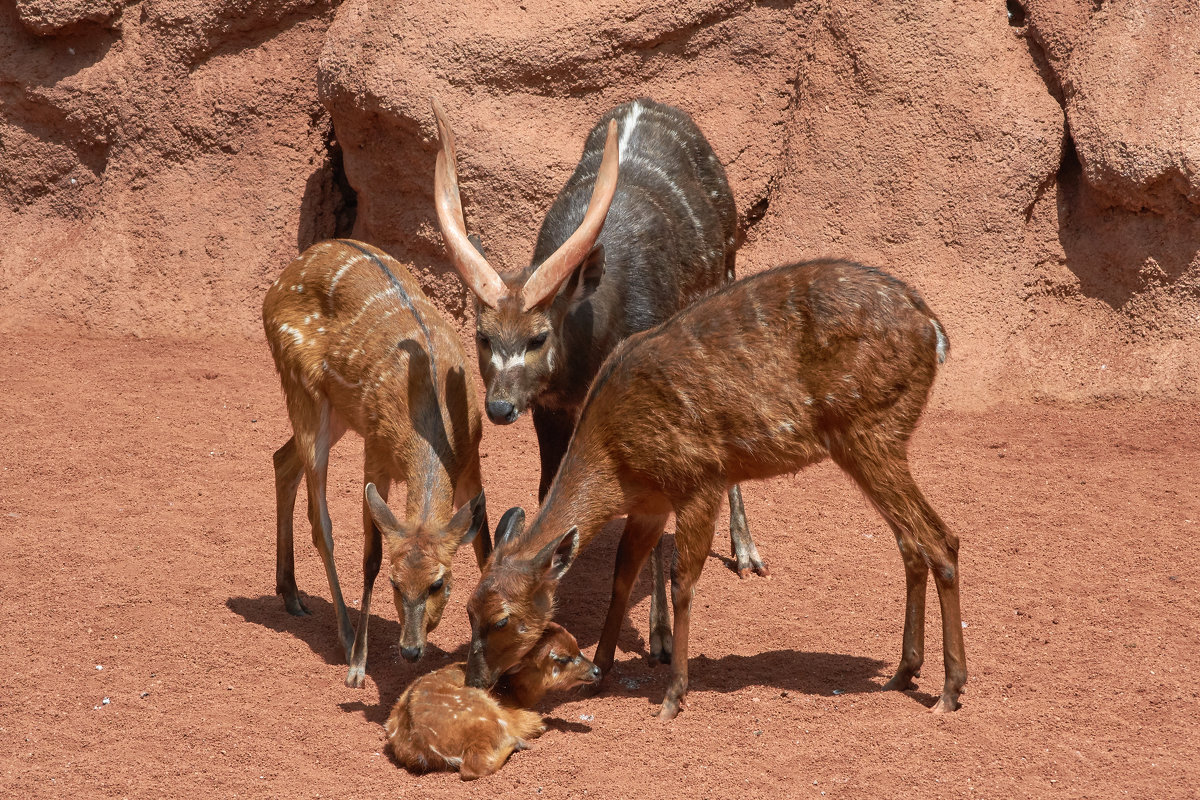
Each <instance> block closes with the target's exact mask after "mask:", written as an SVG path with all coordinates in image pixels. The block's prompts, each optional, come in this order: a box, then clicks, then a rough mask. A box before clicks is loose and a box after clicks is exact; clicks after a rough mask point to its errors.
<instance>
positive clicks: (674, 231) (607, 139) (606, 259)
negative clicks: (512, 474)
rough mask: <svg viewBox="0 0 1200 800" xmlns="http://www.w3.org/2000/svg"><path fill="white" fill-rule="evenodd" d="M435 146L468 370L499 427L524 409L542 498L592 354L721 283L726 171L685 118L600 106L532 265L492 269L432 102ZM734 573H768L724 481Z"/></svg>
mask: <svg viewBox="0 0 1200 800" xmlns="http://www.w3.org/2000/svg"><path fill="white" fill-rule="evenodd" d="M433 108H434V114H435V116H436V117H437V124H438V134H439V136H440V137H441V143H442V149H441V152H440V153H439V154H438V158H437V168H436V169H437V171H436V174H435V180H434V187H435V188H434V193H435V196H436V201H437V214H438V222H439V223H440V225H441V229H442V234H443V236H444V237H445V240H446V247H447V250H448V251H449V254H450V257H451V260H452V261H453V262H454V265H455V267H456V268H457V269H458V271H459V273H461V274H462V276H463V279H464V280H465V281H466V284H467V286H468V287H470V289H471V291H472V292H473V293H474V294H475V297H476V300H477V302H476V304H475V309H476V322H475V331H476V346H477V350H478V355H479V371H480V373H481V374H482V376H483V381H484V384H485V385H486V387H487V413H488V417H489V418H490V419H491V420H492V422H495V423H497V424H501V425H504V424H508V423H511V422H513V421H515V420H516V419H517V417H518V416H519V415H520V414H521V413H522V412H523V411H524V410H525V409H526V408H531V409H532V411H533V425H534V429H535V430H536V431H537V437H538V449H539V451H540V453H541V481H540V483H539V487H538V500H539V501H541V500H542V499H543V498H544V497H545V495H546V491H547V489H549V487H550V482H551V480H553V478H554V474H555V473H556V472H557V471H558V466H559V463H560V462H561V461H562V457H563V453H565V452H566V449H567V442H568V441H569V440H570V438H571V432H572V431H573V430H574V429H575V422H576V419H577V418H578V415H579V409H580V407H581V406H582V404H583V400H584V397H585V396H586V394H587V389H588V386H589V385H590V383H591V381H592V378H593V377H595V375H596V371H597V370H598V369H599V368H600V364H601V363H603V361H604V359H605V357H606V356H607V355H608V354H609V353H610V352H611V351H612V349H613V348H614V347H616V346H617V344H618V343H619V342H621V341H622V340H624V339H625V338H626V337H628V336H629V335H630V334H632V333H635V332H637V331H641V330H645V329H647V328H649V327H651V326H653V325H657V324H658V323H660V322H662V321H663V320H665V319H666V318H667V317H669V316H670V315H671V314H673V313H675V312H676V311H678V310H679V309H680V308H683V307H684V306H686V305H687V304H688V303H690V302H692V301H693V300H695V299H696V298H697V297H700V296H701V295H703V294H704V293H705V292H708V291H709V290H711V289H713V288H715V287H717V286H720V285H721V284H723V283H725V282H727V281H731V280H733V278H734V259H735V251H736V246H737V236H736V225H737V220H736V212H735V209H734V203H733V195H732V193H731V192H730V191H729V183H728V182H727V181H726V179H725V170H724V168H723V167H722V166H721V162H720V161H718V160H717V157H716V155H715V154H714V153H713V151H712V148H711V147H710V146H709V144H708V142H707V141H706V140H705V138H704V135H703V134H702V133H701V132H700V130H699V128H697V127H696V125H695V123H694V122H692V120H691V118H690V117H688V115H687V114H685V113H684V112H682V111H680V110H679V109H676V108H671V107H670V106H664V105H660V104H659V103H655V102H654V101H652V100H646V99H642V100H635V101H633V102H631V103H626V104H625V105H622V106H618V107H617V108H615V109H613V110H611V111H609V112H608V113H607V114H605V115H604V116H603V117H602V118H601V119H600V121H599V122H598V123H597V124H596V126H595V127H594V128H593V129H592V131H591V133H590V134H589V135H588V138H587V142H586V143H585V145H584V149H583V155H582V157H581V158H580V160H579V165H578V166H577V167H576V168H575V173H574V174H573V175H572V176H571V177H570V179H568V180H567V183H566V185H565V186H563V188H562V191H560V192H559V194H558V198H557V199H556V200H555V201H554V204H553V206H551V208H550V210H549V211H548V212H547V214H546V218H545V220H544V221H543V222H542V228H541V233H539V234H538V239H537V245H536V246H535V248H534V252H533V263H532V265H530V266H527V267H525V268H524V269H519V270H516V271H514V272H506V273H503V274H500V273H497V272H496V270H495V269H493V268H492V266H491V265H490V264H489V263H488V262H487V259H486V258H485V257H484V255H483V251H482V248H481V247H480V246H479V242H478V240H474V241H471V240H468V237H467V234H466V225H465V222H464V220H463V213H462V205H461V203H460V201H459V195H458V176H457V168H456V160H455V148H454V134H453V133H452V132H451V130H450V125H449V123H448V122H447V121H446V116H445V113H444V112H443V110H442V107H441V105H440V104H439V103H438V101H437V100H436V99H435V100H434V101H433ZM729 508H730V515H729V521H730V528H729V530H730V542H731V550H732V552H733V556H734V559H735V561H736V566H737V570H738V574H739V575H742V576H743V577H745V576H746V575H748V574H749V573H750V572H751V571H754V572H756V573H758V574H760V575H766V574H767V567H766V565H765V564H764V563H763V561H762V559H761V558H760V557H759V555H758V550H757V549H756V548H755V546H754V541H753V540H752V539H751V538H750V532H749V530H748V528H747V525H746V515H745V508H744V506H743V504H742V496H741V491H740V490H739V489H738V487H737V485H736V484H735V485H733V486H730V487H729ZM666 522H667V516H666V515H665V514H643V513H641V512H640V511H639V512H635V513H632V514H630V516H629V519H628V521H627V523H626V529H627V530H628V531H630V534H629V535H631V536H636V537H639V538H645V537H650V538H654V539H657V538H658V536H659V534H661V532H662V530H663V526H664V525H665V524H666ZM653 555H654V558H653V561H652V564H651V569H652V576H653V585H654V590H653V592H652V594H651V612H650V616H651V622H652V624H651V632H650V654H651V657H652V658H654V659H657V660H660V661H664V662H666V661H670V651H671V642H670V636H671V629H670V623H669V621H668V619H667V610H666V608H667V606H666V589H665V585H664V583H663V567H662V551H661V549H655V551H654V554H653Z"/></svg>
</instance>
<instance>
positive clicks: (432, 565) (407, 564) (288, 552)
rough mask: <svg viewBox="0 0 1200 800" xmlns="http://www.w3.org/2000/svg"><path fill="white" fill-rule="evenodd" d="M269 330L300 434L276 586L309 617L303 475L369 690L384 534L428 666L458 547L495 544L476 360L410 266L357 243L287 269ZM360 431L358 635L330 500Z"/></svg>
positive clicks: (323, 248)
mask: <svg viewBox="0 0 1200 800" xmlns="http://www.w3.org/2000/svg"><path fill="white" fill-rule="evenodd" d="M263 327H264V328H265V329H266V333H267V342H268V343H269V344H270V345H271V355H273V356H274V357H275V366H276V368H277V369H278V370H279V379H280V381H281V382H282V384H283V392H284V394H285V395H286V397H287V408H288V417H289V419H290V420H291V423H292V433H293V435H292V438H291V439H289V440H288V441H287V444H285V445H284V446H283V447H281V448H279V450H278V451H277V452H276V453H275V501H276V511H277V514H278V518H277V530H276V562H275V587H276V591H277V592H279V593H280V594H282V595H283V601H284V605H285V606H286V607H287V610H288V611H289V612H290V613H292V614H298V615H299V614H307V613H308V609H306V608H305V607H304V605H303V604H302V603H301V602H300V595H299V592H298V591H297V588H296V574H295V561H294V556H293V551H292V512H293V509H294V508H295V505H296V492H297V490H298V489H299V487H300V478H301V476H303V477H304V478H305V480H306V482H307V486H308V518H309V521H310V522H311V523H312V536H313V544H314V545H316V547H317V550H319V551H320V553H321V560H322V561H323V562H324V564H325V575H326V577H328V578H329V590H330V593H331V594H332V595H333V605H334V608H335V609H336V610H337V617H338V631H339V634H340V637H341V643H342V649H343V650H344V651H345V654H346V660H347V661H348V662H349V664H350V670H349V672H348V673H347V675H346V685H347V686H356V687H357V686H362V683H363V678H364V675H365V672H366V664H367V621H368V619H369V618H370V609H371V588H372V587H373V586H374V585H375V576H376V575H377V574H378V573H379V566H380V563H381V561H382V558H383V550H382V543H381V539H382V540H386V542H387V546H388V560H389V565H390V566H389V573H388V577H389V579H390V580H391V584H392V593H393V596H394V598H395V601H396V610H397V612H399V614H400V622H401V626H402V633H401V637H400V652H401V654H402V655H403V656H404V657H405V658H406V659H408V660H409V661H415V660H417V659H418V658H420V657H421V653H422V651H423V650H424V647H425V636H426V634H427V633H428V632H429V631H431V630H433V628H434V627H436V626H437V624H438V622H439V621H440V620H441V617H442V611H443V609H444V608H445V605H446V598H447V597H448V596H449V594H450V582H451V576H450V564H451V561H452V560H453V557H454V553H455V551H456V550H457V549H458V547H459V545H460V544H463V543H465V542H468V541H471V540H472V538H474V542H475V555H476V558H477V559H478V561H479V563H480V565H482V564H483V563H484V561H485V560H486V558H487V555H488V552H489V551H490V549H491V544H490V541H489V538H488V532H487V516H486V510H485V507H484V496H483V486H482V482H481V478H480V470H479V440H480V438H481V436H482V433H483V431H482V422H481V419H480V414H479V409H478V401H477V400H476V398H475V392H474V390H473V388H472V387H471V382H470V380H469V378H468V376H467V371H466V355H465V353H464V352H463V349H462V345H461V344H460V342H459V338H458V335H457V333H456V332H455V330H454V328H453V327H452V326H451V325H450V324H449V323H448V322H446V320H445V319H444V318H443V317H442V316H441V314H440V313H439V312H438V311H437V309H436V308H435V307H434V306H433V304H432V303H430V302H429V300H428V298H426V297H425V295H424V294H422V292H421V289H420V287H419V285H418V284H417V281H416V279H414V278H413V276H412V275H411V274H410V273H409V272H408V270H406V269H405V268H404V267H403V266H402V265H401V264H400V263H398V262H397V261H396V260H395V259H393V258H391V257H390V256H388V255H387V254H386V253H384V252H383V251H381V250H378V249H377V248H374V247H371V246H370V245H366V244H363V243H361V242H355V241H350V240H338V241H328V242H321V243H320V244H316V245H313V246H312V247H310V248H309V249H308V250H306V251H304V253H303V254H302V255H301V256H300V257H299V258H297V259H296V260H295V261H293V262H292V263H291V264H289V265H288V266H287V267H286V268H285V269H284V270H283V274H281V275H280V276H279V279H278V280H276V281H275V283H274V285H272V286H271V288H270V289H268V290H267V296H266V299H265V300H264V301H263ZM348 428H352V429H353V430H355V431H356V432H358V433H359V434H360V435H361V436H362V437H363V440H364V454H365V465H364V478H363V481H364V483H366V491H365V494H364V499H363V535H364V537H365V545H364V548H363V597H362V607H361V609H360V611H359V622H358V633H357V635H355V632H354V629H353V628H352V627H351V625H350V617H349V615H348V614H347V613H346V604H345V602H344V601H343V600H342V590H341V587H340V585H339V583H338V577H337V570H336V568H335V567H334V563H333V528H332V525H331V522H330V519H329V511H328V508H327V506H326V502H325V481H326V474H327V472H328V468H329V450H330V448H332V447H333V446H334V445H335V444H336V443H337V441H338V439H340V438H341V437H342V434H344V433H345V432H346V430H347V429H348ZM393 480H396V481H405V483H406V490H407V499H406V503H405V512H404V520H403V521H399V520H397V519H396V518H395V517H394V516H393V515H392V513H391V511H389V510H388V507H387V505H386V502H385V501H386V500H387V496H388V488H389V487H390V486H391V483H392V481H393ZM472 498H473V499H472ZM456 508H458V509H459V510H458V512H457V513H455V511H454V510H455V509H456Z"/></svg>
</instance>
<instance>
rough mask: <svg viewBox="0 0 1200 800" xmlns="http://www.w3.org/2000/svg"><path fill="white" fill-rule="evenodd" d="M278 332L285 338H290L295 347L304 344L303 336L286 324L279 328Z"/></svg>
mask: <svg viewBox="0 0 1200 800" xmlns="http://www.w3.org/2000/svg"><path fill="white" fill-rule="evenodd" d="M279 332H280V333H282V334H284V335H286V336H290V337H292V341H293V342H295V343H296V345H297V346H299V345H302V344H304V334H303V333H301V332H300V331H298V330H296V329H295V328H293V327H292V326H291V325H288V324H287V323H286V322H285V323H284V324H282V325H280V326H279Z"/></svg>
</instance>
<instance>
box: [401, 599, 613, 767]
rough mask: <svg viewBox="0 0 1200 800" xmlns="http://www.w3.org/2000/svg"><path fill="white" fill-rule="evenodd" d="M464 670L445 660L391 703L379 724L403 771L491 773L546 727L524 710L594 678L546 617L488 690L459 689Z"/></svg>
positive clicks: (596, 672) (591, 667)
mask: <svg viewBox="0 0 1200 800" xmlns="http://www.w3.org/2000/svg"><path fill="white" fill-rule="evenodd" d="M465 667H466V664H464V663H461V662H460V663H458V664H451V665H449V666H447V667H442V668H441V669H439V670H437V671H435V672H431V673H429V674H428V675H424V676H422V677H420V678H417V679H416V680H415V681H413V682H412V684H411V685H410V686H409V687H408V688H407V689H405V690H404V694H402V695H400V699H399V700H397V701H396V705H395V706H394V707H393V708H392V713H391V715H390V716H389V717H388V721H387V724H386V725H385V726H384V730H385V731H386V732H387V741H388V746H389V747H390V748H391V749H392V752H393V753H395V755H396V759H397V760H398V761H399V762H400V763H401V764H403V765H404V766H405V767H407V768H408V769H410V770H412V771H414V772H428V771H431V770H441V769H450V768H454V767H457V768H458V774H459V777H460V778H462V779H463V780H464V781H469V780H473V779H475V778H479V777H482V776H484V775H491V774H492V773H493V772H495V771H496V770H498V769H500V767H502V766H504V762H505V761H507V760H508V757H509V756H510V755H512V754H513V752H514V751H516V750H524V749H525V748H526V747H528V746H529V745H528V743H527V741H526V740H527V739H536V738H537V737H538V736H541V735H542V733H544V732H545V730H546V726H545V725H543V724H542V718H541V716H540V715H539V714H537V713H536V712H534V711H529V710H527V709H530V708H532V707H533V706H535V705H537V704H538V703H539V702H540V701H541V699H542V697H543V696H545V694H546V693H547V692H549V691H553V690H561V689H570V688H572V687H575V686H579V685H580V684H584V683H595V682H596V681H598V680H599V679H600V669H599V668H598V667H597V666H596V665H595V664H593V663H592V662H591V661H588V660H587V659H586V658H584V657H583V655H581V654H580V652H579V643H578V642H576V641H575V637H574V636H572V635H571V634H570V633H569V632H568V631H567V630H566V629H565V628H563V627H562V626H561V625H557V624H555V623H553V622H551V623H548V624H547V625H546V628H545V630H544V631H543V632H542V635H541V637H540V638H539V639H538V640H537V642H536V643H535V644H534V647H533V649H532V650H530V651H529V652H528V653H527V654H526V655H525V658H524V660H522V661H521V663H520V664H519V665H518V666H517V668H516V670H515V671H514V672H512V673H511V674H509V675H507V676H505V678H504V681H506V683H503V684H502V685H500V686H497V687H496V690H495V692H494V694H493V693H489V692H487V691H485V690H483V689H472V688H470V687H468V686H466V685H465V684H464V676H465Z"/></svg>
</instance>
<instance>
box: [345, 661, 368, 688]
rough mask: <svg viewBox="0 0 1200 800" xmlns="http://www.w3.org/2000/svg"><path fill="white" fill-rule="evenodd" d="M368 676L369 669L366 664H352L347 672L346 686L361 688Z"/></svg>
mask: <svg viewBox="0 0 1200 800" xmlns="http://www.w3.org/2000/svg"><path fill="white" fill-rule="evenodd" d="M366 677H367V670H366V665H365V664H364V665H363V666H361V667H359V666H354V665H351V666H350V671H349V672H347V673H346V686H348V687H350V688H351V689H361V688H362V686H363V681H364V680H365V679H366Z"/></svg>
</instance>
